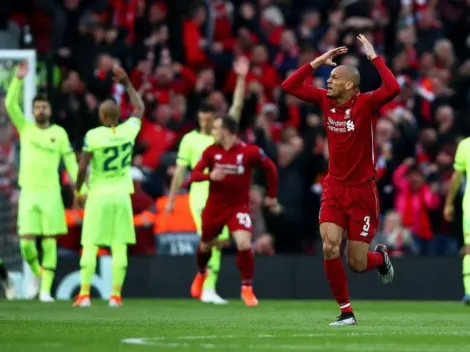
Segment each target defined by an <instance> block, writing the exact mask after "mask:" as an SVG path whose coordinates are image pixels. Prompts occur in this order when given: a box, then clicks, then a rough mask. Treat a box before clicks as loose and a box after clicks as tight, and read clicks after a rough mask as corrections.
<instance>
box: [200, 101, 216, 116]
mask: <svg viewBox="0 0 470 352" xmlns="http://www.w3.org/2000/svg"><path fill="white" fill-rule="evenodd" d="M198 112H207V113H213V114H215V113H216V112H217V109H216V108H215V106H214V105H212V104H209V103H202V104H201V106H200V107H199V109H198Z"/></svg>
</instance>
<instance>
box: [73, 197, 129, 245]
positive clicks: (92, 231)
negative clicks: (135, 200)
mask: <svg viewBox="0 0 470 352" xmlns="http://www.w3.org/2000/svg"><path fill="white" fill-rule="evenodd" d="M114 242H117V243H124V244H135V229H134V217H133V214H132V203H131V196H130V194H128V193H97V192H89V194H88V198H87V200H86V203H85V218H84V219H83V228H82V240H81V243H82V245H83V246H85V245H95V246H103V247H109V246H111V244H112V243H114Z"/></svg>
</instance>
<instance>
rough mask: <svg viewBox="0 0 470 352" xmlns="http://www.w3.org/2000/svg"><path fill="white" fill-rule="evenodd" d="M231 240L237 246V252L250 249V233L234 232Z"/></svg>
mask: <svg viewBox="0 0 470 352" xmlns="http://www.w3.org/2000/svg"><path fill="white" fill-rule="evenodd" d="M233 238H234V239H235V243H236V245H237V250H239V251H246V250H248V249H251V233H249V232H247V231H236V232H234V233H233Z"/></svg>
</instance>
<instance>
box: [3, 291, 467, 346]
mask: <svg viewBox="0 0 470 352" xmlns="http://www.w3.org/2000/svg"><path fill="white" fill-rule="evenodd" d="M124 304H125V306H124V307H123V308H108V307H107V305H106V302H104V301H98V300H94V301H93V306H92V307H91V308H72V307H71V302H58V303H53V304H44V303H43V304H41V303H39V302H24V301H23V302H21V301H17V302H8V301H5V300H2V301H0V350H1V351H2V352H27V351H35V352H42V351H47V352H55V351H57V352H58V351H66V352H75V351H77V352H101V351H106V352H107V351H113V352H114V351H118V352H120V351H125V352H127V351H129V352H146V351H174V352H178V351H188V352H189V351H191V352H193V351H213V352H219V351H230V352H239V351H243V352H249V351H253V352H255V351H274V352H276V351H280V352H282V351H322V352H327V351H338V352H345V351H351V352H356V351H357V352H378V351H386V352H395V351H402V352H415V351H416V352H418V351H420V352H421V351H422V352H424V351H426V352H457V351H458V352H464V351H469V350H470V347H469V346H470V307H464V306H463V305H461V304H460V303H457V302H424V303H423V302H396V301H380V302H371V301H356V302H354V301H353V307H354V308H355V310H356V317H357V318H358V321H359V325H357V326H348V327H329V326H328V323H330V322H331V321H332V320H333V319H334V318H335V315H336V313H337V307H336V304H334V303H333V302H331V301H318V300H315V301H272V300H261V302H260V305H259V306H258V307H256V308H246V307H245V306H243V305H242V304H241V302H239V301H236V300H235V301H231V302H230V304H229V305H228V306H212V305H204V304H202V303H200V302H197V301H189V300H148V299H146V300H130V299H128V300H125V301H124Z"/></svg>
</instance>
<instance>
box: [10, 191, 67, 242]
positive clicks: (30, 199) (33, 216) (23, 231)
mask: <svg viewBox="0 0 470 352" xmlns="http://www.w3.org/2000/svg"><path fill="white" fill-rule="evenodd" d="M18 234H19V235H20V236H23V235H35V236H50V235H66V234H67V223H66V220H65V210H64V203H63V201H62V195H61V193H60V190H59V189H57V190H40V191H29V190H28V191H24V190H23V191H21V192H20V197H19V200H18Z"/></svg>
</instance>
